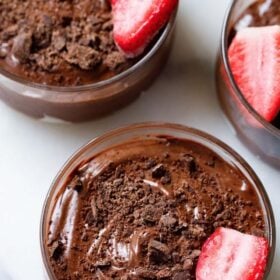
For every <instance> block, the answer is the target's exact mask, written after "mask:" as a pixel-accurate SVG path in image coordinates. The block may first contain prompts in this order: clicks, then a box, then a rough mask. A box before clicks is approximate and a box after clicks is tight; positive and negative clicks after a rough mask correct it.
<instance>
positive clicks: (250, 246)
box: [196, 228, 268, 280]
mask: <svg viewBox="0 0 280 280" xmlns="http://www.w3.org/2000/svg"><path fill="white" fill-rule="evenodd" d="M267 255H268V242H267V240H266V239H265V238H263V237H256V236H252V235H248V234H243V233H240V232H238V231H236V230H233V229H226V228H218V229H217V230H216V231H215V232H214V233H213V234H212V235H211V236H210V237H209V238H208V239H207V241H206V242H205V243H204V245H203V247H202V251H201V254H200V256H199V259H198V264H197V268H196V280H262V279H263V275H264V271H265V267H266V262H267Z"/></svg>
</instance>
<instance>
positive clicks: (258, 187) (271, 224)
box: [40, 122, 276, 279]
mask: <svg viewBox="0 0 280 280" xmlns="http://www.w3.org/2000/svg"><path fill="white" fill-rule="evenodd" d="M143 129H147V130H149V129H150V130H153V129H162V130H164V129H169V130H170V132H169V133H170V135H172V134H171V133H172V132H171V131H172V130H173V131H174V133H175V132H178V133H179V132H181V133H186V135H189V136H190V135H193V136H195V137H198V138H201V140H204V141H206V142H208V143H210V144H213V145H214V146H216V147H217V148H219V149H221V152H223V153H225V154H227V155H229V156H230V158H232V159H233V160H234V161H235V162H238V163H239V164H240V165H241V166H242V168H244V170H245V171H246V173H247V175H248V178H250V179H251V180H252V181H253V182H254V184H255V187H254V190H255V192H256V191H258V192H259V199H260V201H261V203H262V204H263V205H262V207H263V211H264V212H265V213H264V214H265V215H266V220H267V221H266V223H267V231H268V232H267V234H268V241H269V246H270V251H269V256H268V260H267V266H266V271H265V279H266V278H267V277H268V275H269V272H270V270H271V267H272V264H273V259H274V254H275V247H276V225H275V218H274V213H273V209H272V206H271V203H270V199H269V197H268V195H267V192H266V190H265V188H264V186H263V184H262V182H261V181H260V179H259V178H258V176H257V175H256V173H255V171H254V170H253V169H252V168H251V167H250V165H249V164H248V163H247V162H246V161H245V160H244V159H243V158H242V157H241V156H240V155H239V154H238V153H237V152H235V151H234V150H233V149H232V148H231V147H230V146H228V145H227V144H225V143H224V142H222V141H221V140H219V139H217V138H216V137H214V136H212V135H210V134H208V133H206V132H203V131H201V130H198V129H195V128H191V127H188V126H185V125H181V124H174V123H165V122H144V123H136V124H132V125H128V126H123V127H121V128H117V129H114V130H111V131H109V132H106V133H104V134H102V135H101V136H98V137H96V138H94V139H92V140H91V141H89V142H88V143H87V144H85V145H83V146H82V147H81V148H79V149H78V150H77V151H76V152H74V154H73V155H72V156H71V157H70V158H69V159H68V160H67V162H66V163H65V164H64V165H63V167H62V168H61V169H60V171H59V172H58V174H57V175H56V177H55V179H54V180H53V182H52V184H51V186H50V188H49V191H48V193H47V195H46V198H45V201H44V205H43V208H42V213H41V221H40V248H41V256H42V260H43V267H44V269H45V271H46V273H47V276H48V277H49V279H56V278H55V276H54V274H53V272H52V270H51V266H50V262H49V259H48V255H47V250H46V246H45V242H44V241H45V237H46V236H45V225H46V223H47V221H48V220H47V214H48V211H49V208H50V204H51V201H52V199H53V196H54V194H55V192H56V190H57V186H58V184H59V183H60V182H61V179H62V176H63V174H64V173H65V172H66V171H67V170H68V169H69V168H70V166H71V165H72V164H75V163H77V165H79V164H81V156H82V155H83V154H85V153H86V152H87V151H88V150H90V149H93V148H95V147H98V146H99V145H100V144H102V143H104V142H106V141H107V140H109V139H112V138H114V137H118V136H121V135H124V134H126V133H132V132H133V131H141V130H143ZM141 135H142V137H145V136H147V135H155V134H152V133H151V134H149V131H147V132H146V133H143V134H141ZM139 137H141V136H139ZM131 139H133V136H132V137H131ZM186 139H187V138H186ZM202 145H203V144H202ZM204 145H205V144H204ZM111 146H114V145H111ZM208 148H209V147H208ZM93 155H94V152H93V154H92V156H93ZM77 161H79V162H77ZM237 168H238V166H237ZM71 171H72V170H71Z"/></svg>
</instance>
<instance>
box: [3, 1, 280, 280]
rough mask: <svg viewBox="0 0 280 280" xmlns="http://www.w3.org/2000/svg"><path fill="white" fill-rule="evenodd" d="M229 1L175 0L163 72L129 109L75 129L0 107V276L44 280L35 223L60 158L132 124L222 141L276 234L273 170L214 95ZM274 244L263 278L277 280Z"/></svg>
mask: <svg viewBox="0 0 280 280" xmlns="http://www.w3.org/2000/svg"><path fill="white" fill-rule="evenodd" d="M228 4H229V1H228V0H181V4H180V12H179V15H178V25H177V38H176V42H175V46H174V49H173V53H172V57H171V59H170V62H169V64H168V67H167V68H166V69H165V71H164V72H163V73H162V75H161V76H160V77H159V79H158V80H157V82H156V83H155V84H154V86H153V87H152V88H151V89H150V90H148V91H147V92H145V93H144V94H143V95H142V96H141V98H140V99H138V100H137V101H136V102H135V103H133V104H132V105H130V106H129V107H127V108H125V109H123V110H121V111H119V112H117V113H115V114H114V115H112V116H109V117H106V118H104V119H101V120H98V121H93V122H89V123H84V124H78V125H62V124H60V125H59V124H48V123H43V122H40V121H36V120H33V119H30V118H28V117H26V116H23V115H21V114H20V113H17V112H15V111H13V110H11V109H10V108H8V107H6V105H4V104H2V103H1V102H0V139H1V140H0V141H1V142H0V143H1V144H0V175H1V176H0V178H1V180H0V279H1V280H8V279H9V280H11V279H13V280H24V279H28V280H33V279H36V280H40V279H44V274H43V268H42V261H41V254H40V247H39V221H40V215H41V210H42V204H43V201H44V198H45V195H46V193H47V191H48V188H49V186H50V184H51V182H52V180H53V178H54V176H55V175H56V173H57V172H58V170H59V169H60V167H61V166H62V165H63V163H64V162H65V161H66V159H67V158H68V157H69V156H70V155H71V154H72V153H73V152H75V150H77V148H79V147H80V146H81V145H83V144H84V143H86V142H87V141H89V140H90V139H92V138H94V137H96V136H98V135H100V134H102V133H103V132H105V131H107V130H110V129H112V128H116V127H118V126H122V125H125V124H127V123H131V122H139V121H149V120H157V121H169V122H178V123H182V124H186V125H190V126H193V127H196V128H199V129H203V130H205V131H207V132H209V133H211V134H214V135H215V136H217V137H219V138H221V139H222V140H224V141H225V142H226V143H227V144H229V145H230V146H232V147H233V148H234V149H236V150H237V151H238V152H239V153H240V154H241V155H243V157H244V158H245V159H246V160H247V161H248V162H249V163H250V164H251V165H252V167H253V168H254V169H255V171H256V173H257V174H258V175H259V177H260V179H261V180H262V181H263V183H264V185H265V186H266V188H267V191H268V194H269V196H270V198H271V202H272V205H273V208H274V212H275V216H276V222H277V229H279V223H278V221H279V218H280V199H279V197H280V185H279V179H280V172H279V170H275V169H273V168H271V167H269V166H267V165H266V164H265V163H263V162H262V161H260V160H259V159H258V158H256V157H255V155H253V154H252V153H250V152H249V151H248V150H247V149H246V147H244V146H243V145H242V144H241V143H240V142H239V140H238V139H237V138H236V136H235V135H234V132H233V130H232V129H231V128H230V126H229V124H228V123H227V121H226V119H225V117H224V115H223V114H222V112H221V110H220V108H219V106H218V102H217V98H216V95H215V87H214V79H213V75H214V72H213V69H214V62H215V55H216V50H217V46H218V41H219V34H220V29H221V23H222V20H223V17H224V13H225V10H226V8H227V6H228ZM279 275H280V247H279V244H278V246H277V251H276V257H275V261H274V265H273V269H272V272H271V276H270V278H269V279H270V280H277V279H279Z"/></svg>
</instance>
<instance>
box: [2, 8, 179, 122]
mask: <svg viewBox="0 0 280 280" xmlns="http://www.w3.org/2000/svg"><path fill="white" fill-rule="evenodd" d="M176 14H177V12H176V11H175V12H174V13H173V15H172V17H171V19H170V20H169V22H168V24H167V25H166V26H165V27H164V29H163V31H161V33H160V36H159V37H158V39H157V40H156V41H155V43H154V44H153V45H152V47H150V49H149V51H148V52H147V53H146V54H145V55H144V56H143V58H141V59H140V60H139V61H138V62H137V63H135V64H134V65H133V66H132V67H130V68H129V69H127V70H125V71H123V72H121V73H120V74H118V75H116V76H114V77H112V78H110V79H107V80H104V81H100V82H97V83H93V84H88V85H83V86H73V87H57V86H47V85H43V84H36V83H31V82H28V81H26V80H24V79H21V78H19V77H17V76H15V75H13V74H12V73H9V72H7V71H5V70H3V69H1V68H0V98H1V99H2V100H3V101H4V102H5V103H7V104H8V105H9V106H11V107H13V108H15V109H17V110H18V111H21V112H23V113H25V114H27V115H29V116H32V117H34V118H37V119H46V120H47V119H52V120H53V119H57V120H61V121H68V122H82V121H87V120H90V119H94V118H98V117H100V116H102V115H105V114H108V113H111V112H112V111H114V110H117V109H119V108H121V107H123V106H125V105H127V104H129V103H130V102H132V101H133V100H134V99H136V98H137V97H138V96H139V95H140V94H141V92H142V91H143V90H145V89H147V88H148V87H149V86H150V85H151V84H152V82H153V81H154V80H155V78H156V77H157V76H158V75H159V73H160V71H161V70H162V69H163V67H164V65H165V63H166V61H167V59H168V55H169V52H170V50H171V46H172V39H173V36H172V35H173V30H174V25H175V18H176Z"/></svg>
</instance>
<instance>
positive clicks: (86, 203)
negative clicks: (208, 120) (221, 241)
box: [40, 123, 276, 280]
mask: <svg viewBox="0 0 280 280" xmlns="http://www.w3.org/2000/svg"><path fill="white" fill-rule="evenodd" d="M219 227H226V228H232V229H235V230H238V231H240V232H243V233H247V234H251V235H255V236H260V237H264V238H266V239H267V241H268V246H269V254H268V259H267V265H266V268H265V276H264V279H267V276H268V274H269V271H270V268H271V265H272V262H273V257H274V250H275V241H276V236H275V222H274V217H273V211H272V208H271V205H270V202H269V199H268V197H267V194H266V192H265V189H264V187H263V185H262V184H261V182H260V181H259V179H258V178H257V176H256V174H255V173H254V171H253V170H252V169H251V168H250V167H249V166H248V164H247V163H246V162H245V161H244V160H243V159H242V158H241V157H240V156H239V155H238V154H236V153H235V152H234V151H233V150H232V149H231V148H230V147H228V146H227V145H225V144H224V143H222V142H221V141H219V140H217V139H216V138H214V137H212V136H210V135H208V134H205V133H203V132H201V131H198V130H196V129H192V128H188V127H185V126H181V125H176V124H166V123H143V124H136V125H131V126H128V127H125V128H121V129H118V130H114V131H112V132H109V133H107V134H105V135H103V136H101V137H98V138H96V139H94V140H92V141H91V142H90V143H88V144H87V145H85V146H84V147H83V148H81V149H80V150H79V151H78V152H77V153H76V154H75V155H74V156H73V157H72V158H71V159H70V160H69V161H68V162H67V163H66V165H65V166H64V167H63V168H62V170H61V171H60V172H59V174H58V175H57V177H56V179H55V181H54V182H53V184H52V186H51V188H50V191H49V193H48V195H47V198H46V201H45V205H44V208H43V213H42V220H41V236H40V238H41V251H42V257H43V262H44V267H45V272H46V276H47V279H51V280H60V279H191V280H192V279H195V270H196V263H197V259H198V257H199V255H200V252H201V247H202V245H203V243H204V242H205V240H206V239H207V238H208V237H209V236H210V235H211V234H212V233H213V232H214V231H215V229H216V228H219Z"/></svg>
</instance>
